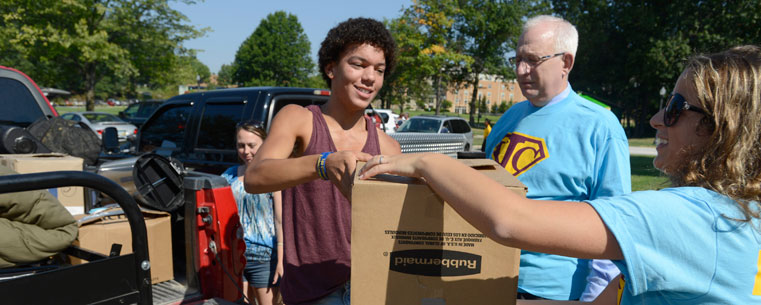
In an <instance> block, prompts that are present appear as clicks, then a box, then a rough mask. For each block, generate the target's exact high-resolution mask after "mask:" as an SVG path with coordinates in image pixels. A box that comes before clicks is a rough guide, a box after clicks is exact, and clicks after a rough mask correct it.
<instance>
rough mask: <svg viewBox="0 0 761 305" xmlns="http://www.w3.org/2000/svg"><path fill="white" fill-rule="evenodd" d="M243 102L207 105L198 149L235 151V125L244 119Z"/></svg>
mask: <svg viewBox="0 0 761 305" xmlns="http://www.w3.org/2000/svg"><path fill="white" fill-rule="evenodd" d="M244 105H245V104H243V102H242V101H241V102H237V103H207V104H206V106H205V107H204V110H203V116H202V117H201V126H200V128H199V131H198V143H197V144H196V148H201V149H223V150H233V149H235V124H237V123H238V122H240V121H241V119H242V118H243V106H244Z"/></svg>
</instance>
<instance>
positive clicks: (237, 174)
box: [222, 122, 283, 305]
mask: <svg viewBox="0 0 761 305" xmlns="http://www.w3.org/2000/svg"><path fill="white" fill-rule="evenodd" d="M266 138H267V132H266V131H265V130H264V128H263V127H262V125H261V123H258V122H243V123H239V124H238V125H237V126H236V127H235V146H236V149H237V151H238V160H239V161H240V162H241V163H242V164H240V165H235V166H232V167H230V168H228V169H227V170H226V171H225V172H224V173H222V177H225V179H227V182H228V183H229V184H230V188H231V189H232V192H233V196H234V197H235V203H236V204H237V205H238V215H239V217H240V223H241V227H242V229H243V240H244V241H245V243H246V252H245V257H246V267H245V269H243V276H244V278H245V279H246V282H248V289H246V296H247V298H248V299H249V302H250V303H251V304H254V301H253V300H252V298H254V297H255V298H256V303H257V304H259V305H271V304H279V303H278V301H277V300H278V299H279V297H278V281H279V280H280V278H281V277H282V275H283V238H282V236H283V235H282V230H283V227H282V225H281V211H282V202H281V194H280V192H269V193H261V194H250V193H247V192H246V190H245V189H244V187H243V176H244V174H245V173H246V168H247V167H248V166H250V165H251V162H252V161H253V160H254V156H255V155H256V153H257V152H258V151H259V147H261V145H262V142H264V139H266Z"/></svg>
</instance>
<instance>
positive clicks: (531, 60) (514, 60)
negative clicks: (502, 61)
mask: <svg viewBox="0 0 761 305" xmlns="http://www.w3.org/2000/svg"><path fill="white" fill-rule="evenodd" d="M563 54H565V52H560V53H555V54H552V55H546V56H542V57H534V56H529V57H510V58H508V59H507V60H508V61H510V64H511V65H513V66H514V67H516V68H517V67H518V66H519V65H520V64H521V63H525V64H526V65H528V66H529V67H530V68H533V67H536V66H538V65H539V64H541V63H543V62H545V61H547V60H549V59H550V58H553V57H558V56H560V55H563Z"/></svg>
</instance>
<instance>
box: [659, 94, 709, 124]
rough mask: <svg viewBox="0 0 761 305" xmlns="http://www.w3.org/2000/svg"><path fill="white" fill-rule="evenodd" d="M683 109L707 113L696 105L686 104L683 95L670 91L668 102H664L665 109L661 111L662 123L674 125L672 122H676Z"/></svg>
mask: <svg viewBox="0 0 761 305" xmlns="http://www.w3.org/2000/svg"><path fill="white" fill-rule="evenodd" d="M684 110H690V111H694V112H697V113H700V114H702V115H708V113H707V112H706V111H705V110H703V109H700V108H699V107H698V106H693V105H690V104H688V103H687V100H685V99H684V96H682V95H681V94H679V93H672V94H671V95H670V96H669V99H668V102H666V109H665V110H664V112H663V125H666V127H671V126H674V124H676V122H677V121H678V120H679V115H680V114H682V111H684Z"/></svg>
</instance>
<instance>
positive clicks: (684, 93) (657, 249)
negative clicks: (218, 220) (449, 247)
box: [361, 46, 761, 304]
mask: <svg viewBox="0 0 761 305" xmlns="http://www.w3.org/2000/svg"><path fill="white" fill-rule="evenodd" d="M650 124H651V125H652V127H654V128H655V129H656V130H657V134H656V137H657V141H658V142H659V144H658V147H657V151H658V155H657V157H656V158H655V160H654V161H653V164H654V165H655V167H656V168H658V169H659V170H661V171H662V172H663V173H664V174H666V175H667V176H668V177H669V178H670V180H671V181H672V184H673V186H674V187H672V188H666V189H662V190H659V191H642V192H634V193H631V194H629V195H624V196H617V197H607V198H602V199H596V200H590V201H586V202H577V203H570V204H569V203H561V202H551V201H533V202H532V200H529V199H525V198H522V197H520V196H518V195H516V194H514V193H512V192H511V191H509V190H507V189H505V188H503V187H501V186H500V185H499V184H497V183H496V182H494V181H492V180H490V179H488V178H487V177H485V176H483V175H481V174H479V173H478V172H476V171H475V170H472V169H470V168H468V167H466V166H464V165H462V164H461V163H459V162H457V161H455V160H453V159H450V158H447V157H446V156H442V155H437V154H418V155H399V156H382V157H373V158H370V159H369V162H368V163H367V165H366V166H365V168H363V169H362V171H361V175H362V176H361V177H362V178H363V179H367V178H368V177H371V176H373V175H376V174H380V173H393V174H400V175H405V176H413V177H422V178H424V179H425V181H427V182H428V184H429V185H430V186H431V187H432V188H433V189H434V190H435V191H436V192H437V193H438V194H439V195H440V196H441V197H442V198H444V199H445V200H446V201H447V202H449V204H451V205H452V206H453V207H454V208H455V209H456V210H457V211H458V212H459V213H460V214H461V215H462V216H463V217H464V218H465V219H467V220H468V221H469V222H470V223H471V224H473V225H474V226H476V227H477V228H478V229H479V230H481V231H483V232H484V233H486V234H487V235H489V236H490V237H491V238H492V239H494V240H495V241H498V242H500V243H502V244H505V245H508V246H512V247H518V248H522V249H527V250H531V251H537V252H545V253H552V254H559V255H565V256H574V257H579V258H594V259H611V260H613V262H614V263H615V264H616V265H617V266H618V267H619V269H621V272H622V275H623V282H624V287H623V290H622V291H621V300H620V302H621V304H761V251H760V250H761V235H760V232H761V220H760V219H759V212H761V205H760V204H759V200H760V199H761V198H760V197H761V158H759V156H761V49H760V48H759V47H757V46H741V47H736V48H732V49H730V50H727V51H724V52H721V53H716V54H710V55H699V56H695V57H693V58H691V59H690V60H689V61H688V63H687V66H686V68H685V70H684V72H683V73H682V75H681V76H680V77H679V79H678V80H677V82H676V86H675V88H674V91H673V94H672V97H671V98H670V99H669V103H668V104H667V106H666V108H665V109H664V110H661V111H659V112H658V113H657V114H656V115H655V116H653V118H652V119H651V120H650ZM476 190H478V191H476ZM616 284H618V282H617V281H615V280H614V281H613V282H612V284H611V285H609V286H608V289H609V290H607V291H606V292H604V294H603V295H601V296H600V297H598V298H597V300H596V301H595V302H598V303H600V304H614V302H615V297H616V293H615V289H614V288H616V287H615V286H618V285H616ZM611 286H613V287H611ZM611 291H612V293H611ZM519 302H523V301H520V300H519ZM525 302H528V304H554V303H556V302H558V301H546V300H543V301H537V302H536V303H534V302H531V301H525Z"/></svg>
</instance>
